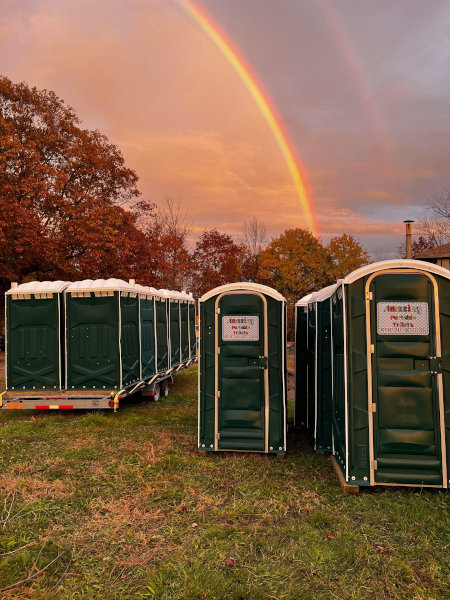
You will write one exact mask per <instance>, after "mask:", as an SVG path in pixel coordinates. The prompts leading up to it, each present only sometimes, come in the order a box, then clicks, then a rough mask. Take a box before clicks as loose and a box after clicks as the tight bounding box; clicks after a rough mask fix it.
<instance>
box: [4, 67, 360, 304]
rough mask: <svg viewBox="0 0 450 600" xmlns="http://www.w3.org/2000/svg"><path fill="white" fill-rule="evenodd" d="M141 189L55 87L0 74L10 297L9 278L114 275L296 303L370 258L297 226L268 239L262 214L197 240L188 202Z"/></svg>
mask: <svg viewBox="0 0 450 600" xmlns="http://www.w3.org/2000/svg"><path fill="white" fill-rule="evenodd" d="M137 184H138V177H137V175H136V173H135V172H134V171H133V170H132V169H130V168H128V167H127V166H126V165H125V161H124V158H123V156H122V153H121V151H120V150H119V149H118V148H117V147H116V146H115V145H114V144H112V143H111V142H110V141H109V140H108V139H107V138H106V136H104V135H103V134H102V133H100V132H99V131H96V130H95V131H92V130H88V129H84V128H83V127H82V124H81V122H80V120H79V118H78V117H77V115H76V113H75V111H74V110H73V109H72V108H71V107H69V106H67V105H66V104H65V103H64V101H63V100H61V99H60V98H58V97H57V96H56V94H55V93H54V92H52V91H48V90H39V89H37V88H35V87H29V86H28V85H27V84H25V83H13V82H12V81H11V80H9V79H8V78H7V77H0V212H1V215H2V219H1V222H0V293H1V299H2V301H3V293H4V292H5V291H6V290H7V289H8V288H9V286H10V282H11V281H18V282H24V281H30V280H33V279H37V280H44V279H49V280H55V279H63V280H79V279H85V278H89V279H97V278H108V277H118V278H123V279H127V278H129V277H134V278H135V279H136V280H137V281H138V282H139V283H141V284H143V285H151V286H153V287H156V288H162V287H163V288H169V289H187V290H189V291H192V292H193V293H194V295H195V296H196V297H199V296H201V295H202V294H203V293H204V292H206V291H207V290H209V289H211V288H213V287H216V286H218V285H222V284H224V283H229V282H234V281H241V280H243V281H256V282H260V283H264V284H266V285H270V286H272V287H274V288H276V289H277V290H278V291H280V292H281V293H282V294H284V295H285V296H286V298H287V299H288V301H294V300H297V299H298V298H300V297H301V296H303V295H305V294H307V293H309V292H311V291H313V290H315V289H319V288H321V287H323V286H325V285H327V284H329V283H332V282H333V281H335V280H336V279H337V278H338V277H342V276H344V275H345V274H347V273H348V272H350V271H352V270H353V269H355V268H358V267H359V266H361V265H362V264H365V263H367V262H369V256H368V254H367V252H366V251H365V250H364V249H363V248H362V247H361V245H360V244H359V243H358V242H357V241H356V240H355V239H354V238H353V237H352V236H351V235H348V234H344V235H341V236H339V237H336V238H333V239H332V240H331V241H330V242H329V243H328V244H323V243H322V241H321V240H320V239H317V238H316V237H314V236H313V235H312V234H311V233H310V232H309V231H308V230H306V229H289V230H287V231H285V232H284V233H282V234H281V235H280V236H278V237H275V238H273V239H272V240H269V239H268V236H267V234H266V231H265V228H264V225H263V224H262V223H260V222H259V221H258V220H257V219H256V218H254V219H251V220H249V221H248V222H247V223H246V224H245V225H244V227H243V230H242V232H241V235H240V236H239V238H238V239H234V238H233V237H232V236H230V235H228V234H227V233H223V232H220V231H218V230H217V229H215V228H213V229H208V230H205V231H203V232H202V233H201V234H200V236H199V237H198V239H197V241H195V242H193V240H192V239H191V238H192V235H191V234H192V231H191V227H190V226H189V224H188V223H187V220H186V212H185V211H184V209H183V207H182V204H181V203H180V202H175V201H174V200H171V199H165V200H164V201H163V202H162V203H161V204H160V205H159V206H157V205H156V204H154V203H151V202H148V201H147V200H145V199H143V198H142V196H141V193H140V191H139V189H138V186H137ZM2 314H3V313H2Z"/></svg>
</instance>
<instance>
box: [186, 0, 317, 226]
mask: <svg viewBox="0 0 450 600" xmlns="http://www.w3.org/2000/svg"><path fill="white" fill-rule="evenodd" d="M178 1H179V4H180V5H181V6H182V8H183V9H184V10H185V11H186V12H187V13H188V14H189V15H190V16H191V17H192V19H194V21H195V22H196V23H197V24H198V25H199V26H200V27H201V29H202V30H203V31H204V32H205V33H206V34H207V35H208V37H209V38H210V39H211V40H212V42H213V43H214V44H215V45H216V46H217V48H218V49H219V50H220V52H221V53H222V54H223V56H224V57H225V58H226V59H227V60H228V62H229V63H230V64H231V66H232V67H233V68H234V70H235V71H236V73H237V74H238V75H239V77H240V78H241V80H242V81H243V82H244V84H245V86H246V87H247V89H248V91H249V92H250V94H251V96H252V97H253V99H254V101H255V102H256V104H257V106H258V108H259V110H260V111H261V113H262V114H263V116H264V118H265V120H266V122H267V124H268V125H269V127H270V129H271V131H272V133H273V136H274V138H275V139H276V141H277V144H278V146H279V148H280V150H281V153H282V155H283V158H284V160H285V162H286V165H287V167H288V169H289V172H290V174H291V177H292V181H293V183H294V187H295V191H296V194H297V197H298V199H299V201H300V205H301V207H302V209H303V212H304V214H305V218H306V222H307V225H308V227H309V229H310V230H311V232H312V233H313V234H314V235H317V225H316V222H315V215H314V212H313V209H312V204H311V200H310V198H309V196H308V193H307V191H306V185H305V177H304V176H303V175H302V174H301V168H300V161H299V159H298V157H297V156H296V152H295V150H294V147H293V144H292V142H291V140H290V139H289V135H288V134H287V132H286V131H285V129H284V127H283V123H282V120H281V118H280V117H279V115H278V114H277V112H276V110H275V108H274V107H273V105H272V103H271V101H270V99H269V96H268V94H267V92H266V91H265V90H264V87H263V85H262V84H261V83H260V82H259V81H258V78H257V76H256V75H255V74H254V73H252V71H251V68H250V67H249V66H248V65H247V64H246V63H245V60H244V59H243V58H242V57H241V56H239V53H238V51H237V50H236V48H233V47H232V43H231V42H230V41H229V40H227V38H226V36H225V34H224V33H223V32H222V31H220V29H219V27H218V25H217V24H216V23H214V21H213V20H212V19H211V17H209V16H208V15H207V14H206V13H205V12H204V10H203V9H201V8H200V7H199V6H198V4H196V3H195V2H193V1H192V0H178Z"/></svg>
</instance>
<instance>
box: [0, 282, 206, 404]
mask: <svg viewBox="0 0 450 600" xmlns="http://www.w3.org/2000/svg"><path fill="white" fill-rule="evenodd" d="M6 295H7V302H6V319H5V323H6V330H7V348H6V372H7V381H6V384H7V385H6V391H5V392H4V393H3V394H2V396H1V397H0V407H1V408H6V409H35V410H36V409H38V410H39V409H41V410H51V409H53V410H63V409H68V410H72V409H113V410H114V411H116V410H117V408H118V406H119V402H120V401H121V400H123V399H124V398H126V397H129V396H131V395H132V394H135V393H136V392H140V393H141V394H142V396H143V397H147V398H152V399H155V400H158V399H159V397H160V396H167V395H168V393H169V383H170V382H171V381H172V378H173V375H174V374H175V373H176V372H178V371H180V370H181V369H185V368H187V367H188V366H190V365H191V364H192V363H193V362H194V361H195V360H196V352H195V349H191V335H192V334H191V331H190V329H191V326H192V323H191V320H190V319H189V315H190V313H191V311H192V309H191V307H194V315H195V301H194V299H193V297H192V295H190V294H187V293H186V292H171V291H168V290H156V289H154V288H151V287H146V286H142V285H138V284H136V283H135V282H134V280H130V281H129V282H125V281H123V280H120V279H107V280H103V279H99V280H84V281H77V282H72V283H69V282H30V283H27V284H22V285H20V286H13V287H12V288H11V290H9V291H8V292H7V294H6ZM185 306H186V308H187V309H186V308H184V307H185ZM182 307H183V309H182ZM175 310H176V311H177V313H178V319H176V316H177V315H176V314H175ZM171 312H172V313H174V315H173V317H174V318H173V319H171V317H170V315H171ZM194 319H195V316H194ZM171 321H172V322H174V321H177V325H178V327H177V326H175V325H174V326H173V327H172V330H171V327H170V325H171ZM180 323H181V327H180ZM194 327H195V320H194ZM171 331H172V337H173V339H172V337H171ZM194 336H195V330H194ZM173 354H174V355H175V359H174V360H172V355H173Z"/></svg>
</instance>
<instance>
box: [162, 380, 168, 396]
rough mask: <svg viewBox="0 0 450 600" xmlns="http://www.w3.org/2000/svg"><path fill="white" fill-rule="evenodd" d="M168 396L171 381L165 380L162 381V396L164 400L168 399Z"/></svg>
mask: <svg viewBox="0 0 450 600" xmlns="http://www.w3.org/2000/svg"><path fill="white" fill-rule="evenodd" d="M168 395H169V380H168V379H164V381H161V396H162V397H163V398H167V396H168Z"/></svg>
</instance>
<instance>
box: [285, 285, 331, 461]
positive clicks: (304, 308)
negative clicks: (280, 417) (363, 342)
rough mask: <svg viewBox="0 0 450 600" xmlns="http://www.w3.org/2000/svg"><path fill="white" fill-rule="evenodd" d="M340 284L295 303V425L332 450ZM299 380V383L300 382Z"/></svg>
mask: <svg viewBox="0 0 450 600" xmlns="http://www.w3.org/2000/svg"><path fill="white" fill-rule="evenodd" d="M336 288H337V284H334V285H330V286H328V287H326V288H323V289H322V290H320V291H319V292H316V293H312V294H309V295H308V296H305V297H304V298H302V299H301V300H299V302H297V304H296V309H295V310H296V323H297V327H296V341H295V369H296V377H297V379H296V386H295V415H296V416H297V415H299V417H301V418H299V419H298V420H299V423H297V418H295V424H296V425H297V424H298V425H299V426H300V427H301V428H304V429H306V430H308V431H309V433H310V435H311V437H312V439H313V443H314V449H315V450H317V451H319V452H327V453H331V452H332V419H331V417H332V387H333V382H332V376H331V373H332V369H331V360H332V352H331V296H332V295H333V293H334V291H335V290H336ZM297 381H298V383H299V384H298V385H297Z"/></svg>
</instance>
